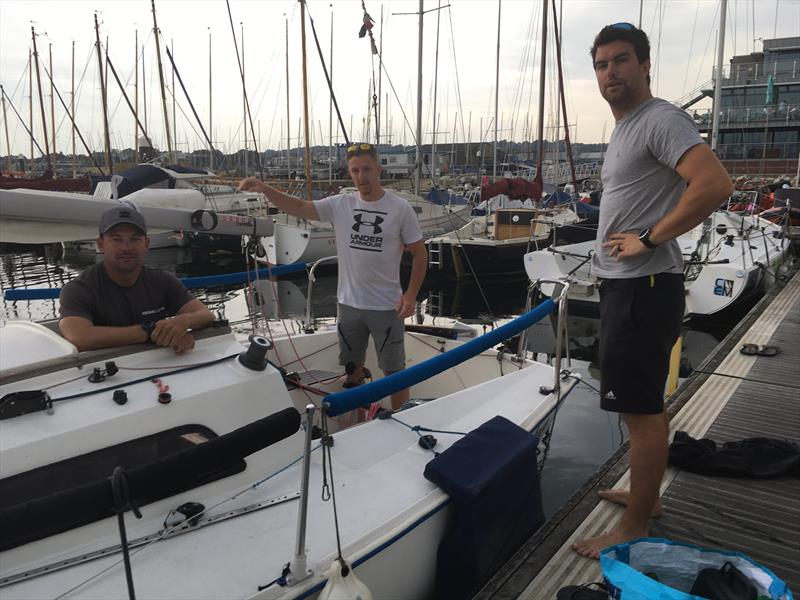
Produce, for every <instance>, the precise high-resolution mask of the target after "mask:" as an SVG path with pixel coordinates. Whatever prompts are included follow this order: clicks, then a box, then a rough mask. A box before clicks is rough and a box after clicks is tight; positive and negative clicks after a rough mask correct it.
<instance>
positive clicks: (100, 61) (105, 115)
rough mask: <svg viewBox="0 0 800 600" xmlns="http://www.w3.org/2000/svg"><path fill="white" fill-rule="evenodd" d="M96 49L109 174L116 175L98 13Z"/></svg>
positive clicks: (95, 22) (95, 15) (95, 25)
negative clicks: (112, 154)
mask: <svg viewBox="0 0 800 600" xmlns="http://www.w3.org/2000/svg"><path fill="white" fill-rule="evenodd" d="M94 34H95V48H96V49H97V67H98V74H99V76H100V99H101V101H102V104H103V131H104V132H105V148H106V166H107V167H108V174H109V175H113V174H114V165H113V164H112V160H111V138H110V137H109V133H108V99H107V97H106V82H105V79H104V77H103V53H102V51H101V50H100V25H99V24H98V22H97V13H94Z"/></svg>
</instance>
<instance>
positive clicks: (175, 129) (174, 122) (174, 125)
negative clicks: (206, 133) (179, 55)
mask: <svg viewBox="0 0 800 600" xmlns="http://www.w3.org/2000/svg"><path fill="white" fill-rule="evenodd" d="M169 44H170V48H169V50H170V53H171V54H172V57H173V58H171V59H170V63H171V64H172V139H173V140H175V151H176V152H177V150H178V119H176V118H175V104H176V102H177V100H176V94H175V59H174V57H175V42H174V40H173V39H172V38H170V40H169ZM186 151H187V152H188V151H189V148H188V146H187V148H186ZM173 160H174V159H173Z"/></svg>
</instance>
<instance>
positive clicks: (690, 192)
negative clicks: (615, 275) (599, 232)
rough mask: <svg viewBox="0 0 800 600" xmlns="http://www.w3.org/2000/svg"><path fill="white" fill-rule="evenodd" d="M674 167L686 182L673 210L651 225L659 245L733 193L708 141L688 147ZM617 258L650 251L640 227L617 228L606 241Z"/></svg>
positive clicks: (695, 224) (676, 234)
mask: <svg viewBox="0 0 800 600" xmlns="http://www.w3.org/2000/svg"><path fill="white" fill-rule="evenodd" d="M675 171H676V172H677V173H678V175H680V176H681V178H682V179H683V180H684V181H685V182H686V189H685V190H684V192H683V195H682V196H681V197H680V199H679V200H678V204H677V205H676V206H675V208H674V209H673V210H671V211H670V212H668V213H667V214H666V215H664V217H663V218H662V219H661V220H659V221H658V223H654V224H653V225H652V226H651V227H650V241H651V242H653V243H654V244H656V245H661V244H664V243H666V242H668V241H670V240H674V239H675V238H677V237H678V236H679V235H681V234H684V233H686V232H687V231H689V230H690V229H692V228H693V227H695V226H697V225H699V224H700V223H702V222H703V219H705V218H706V217H707V216H708V215H710V214H711V213H712V212H714V211H715V210H716V209H717V208H719V207H720V205H721V204H722V203H723V202H724V201H725V199H726V198H727V197H728V196H730V195H731V194H732V193H733V183H732V182H731V178H730V176H729V175H728V173H727V171H725V167H723V166H722V163H720V162H719V159H717V157H716V156H714V153H713V152H711V149H710V148H709V147H708V146H707V145H706V144H697V145H695V146H692V147H691V148H689V150H687V151H686V152H685V153H684V155H683V156H682V157H681V159H680V160H679V161H678V164H677V166H676V167H675ZM603 247H604V248H608V249H609V254H610V255H611V256H613V257H615V258H616V259H617V260H621V259H624V258H629V257H632V256H639V255H641V254H646V253H647V252H650V249H649V248H647V247H646V246H645V245H644V244H643V243H642V242H641V241H640V240H639V232H638V231H634V232H631V231H627V232H623V231H620V232H615V233H611V234H609V236H608V239H607V240H606V241H605V242H604V243H603Z"/></svg>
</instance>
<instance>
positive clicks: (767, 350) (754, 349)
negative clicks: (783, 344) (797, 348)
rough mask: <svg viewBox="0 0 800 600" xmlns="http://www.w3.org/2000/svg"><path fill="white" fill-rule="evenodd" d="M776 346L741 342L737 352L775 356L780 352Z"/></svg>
mask: <svg viewBox="0 0 800 600" xmlns="http://www.w3.org/2000/svg"><path fill="white" fill-rule="evenodd" d="M780 351H781V350H780V348H778V347H777V346H762V345H760V344H743V345H742V347H741V348H739V352H741V353H742V354H746V355H747V356H775V355H776V354H779V353H780Z"/></svg>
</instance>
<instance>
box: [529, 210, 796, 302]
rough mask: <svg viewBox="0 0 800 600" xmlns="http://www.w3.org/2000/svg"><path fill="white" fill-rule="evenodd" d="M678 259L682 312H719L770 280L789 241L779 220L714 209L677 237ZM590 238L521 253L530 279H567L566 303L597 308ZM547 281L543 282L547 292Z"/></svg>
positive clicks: (546, 292)
mask: <svg viewBox="0 0 800 600" xmlns="http://www.w3.org/2000/svg"><path fill="white" fill-rule="evenodd" d="M677 241H678V244H679V245H680V248H681V253H682V254H683V258H684V275H685V283H684V285H685V288H686V316H687V317H691V316H703V315H713V314H716V313H719V312H721V311H723V310H725V309H727V308H729V307H731V306H732V305H734V304H735V303H736V302H739V301H741V300H743V299H745V298H747V297H748V296H750V295H751V294H752V293H754V292H755V291H757V290H758V289H759V287H760V286H762V285H763V284H773V283H774V281H775V278H776V277H777V276H778V269H779V267H780V266H781V264H782V263H783V261H784V260H785V258H786V255H787V253H788V251H789V247H790V245H791V241H790V239H789V237H788V236H787V235H786V234H785V231H784V225H783V224H782V223H777V224H776V223H772V222H770V221H768V220H767V219H763V218H761V217H759V216H756V215H750V216H743V215H738V214H736V213H732V212H729V211H724V210H719V211H716V212H714V213H713V214H712V215H711V216H710V217H709V218H708V219H706V221H705V222H704V223H702V224H701V225H698V226H697V227H695V228H694V229H692V230H691V231H689V232H687V233H685V234H684V235H681V236H679V237H678V239H677ZM594 251H595V241H594V240H591V241H587V242H581V243H578V244H568V245H564V246H552V247H550V248H545V249H543V250H538V251H535V252H530V253H528V254H526V255H525V270H526V272H527V273H528V277H529V278H530V279H531V281H537V280H540V279H568V280H570V281H571V282H572V284H573V285H572V286H571V287H570V302H571V303H572V304H573V305H574V308H575V309H577V310H580V309H584V310H589V311H591V312H596V311H597V310H598V308H597V307H598V303H599V301H600V296H599V294H598V279H597V277H596V276H594V275H593V274H592V269H591V256H592V254H593V253H594ZM554 289H555V288H554V286H553V285H552V284H543V285H542V291H543V292H544V293H545V294H549V293H551V292H552V291H553V290H554Z"/></svg>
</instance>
